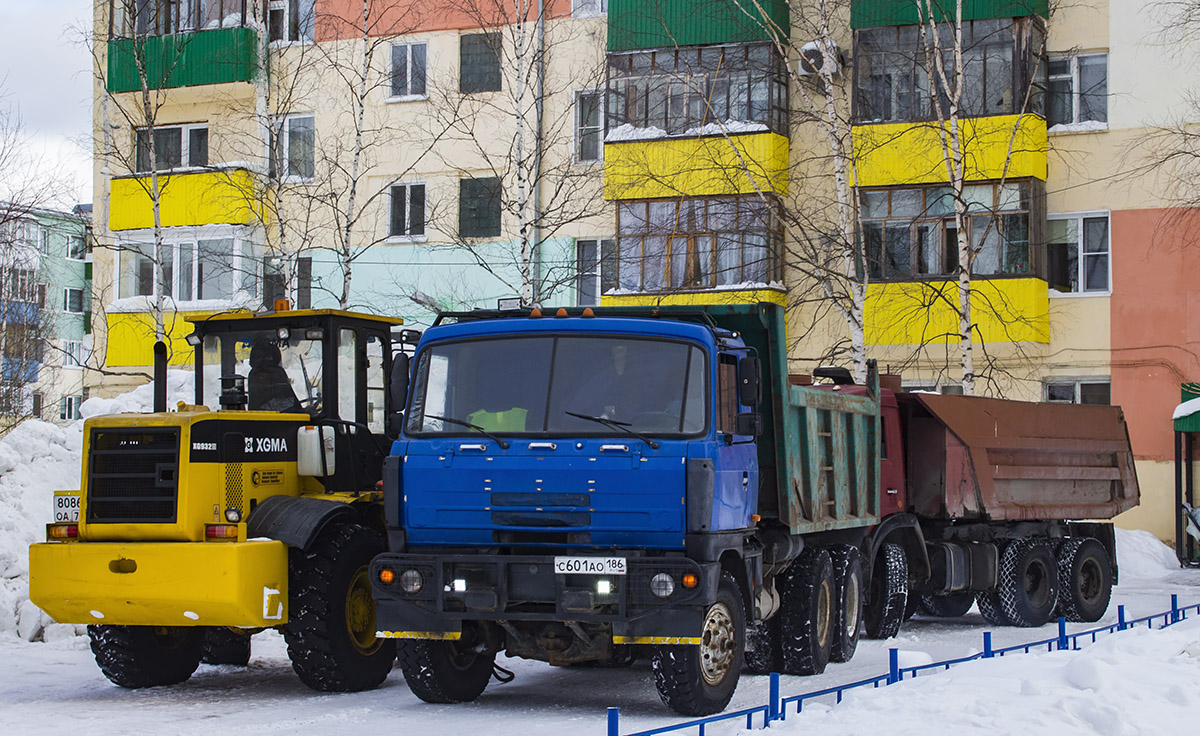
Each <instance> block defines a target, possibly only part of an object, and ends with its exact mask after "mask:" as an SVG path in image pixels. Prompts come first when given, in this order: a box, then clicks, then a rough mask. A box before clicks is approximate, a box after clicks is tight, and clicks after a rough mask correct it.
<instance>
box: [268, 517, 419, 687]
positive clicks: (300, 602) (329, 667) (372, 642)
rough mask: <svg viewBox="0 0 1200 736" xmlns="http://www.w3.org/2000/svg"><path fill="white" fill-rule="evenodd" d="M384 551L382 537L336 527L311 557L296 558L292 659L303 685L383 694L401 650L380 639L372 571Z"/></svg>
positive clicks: (288, 633) (288, 634)
mask: <svg viewBox="0 0 1200 736" xmlns="http://www.w3.org/2000/svg"><path fill="white" fill-rule="evenodd" d="M383 551H384V544H383V540H382V539H380V537H379V534H377V533H376V532H374V531H372V530H370V529H368V528H367V527H365V526H362V525H360V524H337V525H335V526H334V527H333V528H331V529H327V530H325V531H324V532H322V533H321V535H320V536H319V537H317V539H316V541H315V542H313V544H312V547H311V548H310V549H309V550H308V551H307V552H304V551H301V550H298V549H293V550H292V551H291V559H290V566H291V571H290V574H289V578H290V579H289V586H290V588H291V590H290V591H289V599H290V600H289V616H288V617H289V619H290V622H289V623H288V624H287V625H286V626H284V627H283V637H284V640H285V641H287V648H288V657H289V658H290V659H291V660H292V669H293V670H295V672H296V674H297V675H298V676H299V677H300V681H301V682H303V683H304V684H305V685H307V686H309V687H310V688H312V689H313V690H320V691H322V692H357V691H359V690H370V689H371V688H375V687H378V686H379V685H380V684H381V683H382V682H383V681H384V680H385V679H386V678H387V676H388V673H389V672H391V671H392V663H393V661H395V659H396V644H395V642H394V641H392V640H390V639H389V640H385V639H377V638H375V600H374V599H373V598H372V597H371V580H370V576H369V575H368V572H367V568H368V566H369V565H370V563H371V558H373V557H374V556H375V555H377V554H379V553H381V552H383Z"/></svg>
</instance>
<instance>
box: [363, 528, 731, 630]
mask: <svg viewBox="0 0 1200 736" xmlns="http://www.w3.org/2000/svg"><path fill="white" fill-rule="evenodd" d="M609 554H611V555H616V556H622V552H621V551H619V550H615V551H612V552H611V553H609ZM383 570H389V571H390V572H391V575H392V578H391V579H392V582H391V583H386V584H385V583H383V582H381V580H380V572H381V571H383ZM410 571H416V573H417V574H419V575H420V578H421V586H420V589H419V590H416V591H413V592H411V593H409V592H405V590H404V589H403V587H402V586H403V580H404V576H405V574H406V573H410ZM660 573H666V574H668V575H670V576H671V578H672V580H673V581H674V591H673V592H672V593H671V594H670V595H668V596H665V597H660V596H657V595H655V594H654V593H653V592H652V591H651V589H650V581H651V579H652V578H654V576H655V575H658V574H660ZM688 573H690V574H692V575H695V576H696V580H697V585H696V586H695V587H693V588H690V589H689V588H685V587H683V584H682V580H683V576H684V575H685V574H688ZM720 575H721V571H720V566H719V564H717V563H708V564H703V563H697V562H694V561H692V560H689V559H687V558H684V557H634V556H629V557H627V574H625V575H601V574H570V575H560V574H556V573H555V572H554V557H553V556H549V555H545V556H543V555H513V556H507V555H500V556H497V555H482V554H480V555H472V554H444V555H440V554H409V553H386V554H382V555H379V556H378V557H376V558H375V560H374V561H373V562H372V563H371V580H372V582H373V585H374V593H375V609H376V610H375V615H376V622H377V628H378V629H379V630H378V631H376V632H375V635H376V636H379V637H382V638H394V639H456V638H458V635H459V634H460V633H461V632H462V622H463V621H505V622H576V623H599V624H610V625H611V626H612V634H613V643H615V644H698V643H699V642H700V639H699V637H700V629H701V624H702V622H703V617H704V611H705V609H706V607H707V605H708V603H710V602H711V600H712V599H714V598H715V596H716V590H717V585H718V582H719V580H720ZM410 577H411V575H410Z"/></svg>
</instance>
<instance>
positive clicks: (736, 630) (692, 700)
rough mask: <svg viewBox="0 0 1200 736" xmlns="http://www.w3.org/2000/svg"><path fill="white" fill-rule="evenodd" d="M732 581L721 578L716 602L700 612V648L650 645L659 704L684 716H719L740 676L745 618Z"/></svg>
mask: <svg viewBox="0 0 1200 736" xmlns="http://www.w3.org/2000/svg"><path fill="white" fill-rule="evenodd" d="M742 606H743V604H742V595H741V592H740V591H739V590H738V584H737V581H736V580H734V578H733V576H732V575H730V574H729V573H727V572H726V573H722V574H721V583H720V586H719V587H718V588H717V599H716V600H715V601H714V602H713V603H712V605H710V606H709V607H708V609H707V610H706V611H705V612H704V623H703V625H702V628H701V637H700V644H699V645H698V646H697V645H667V644H663V645H659V646H656V647H654V655H653V656H652V657H651V660H650V662H651V665H652V667H653V669H654V685H655V686H656V687H657V688H658V696H659V697H660V698H662V701H663V703H665V704H666V705H667V707H668V708H670V709H671V710H673V711H675V712H676V713H678V714H680V715H684V716H707V715H711V714H713V713H720V712H721V711H722V710H724V709H725V706H727V705H729V700H730V699H731V698H732V697H733V691H734V690H735V689H737V684H738V680H739V679H740V678H741V670H742V659H743V656H744V655H745V651H746V615H745V611H744V610H743V607H742Z"/></svg>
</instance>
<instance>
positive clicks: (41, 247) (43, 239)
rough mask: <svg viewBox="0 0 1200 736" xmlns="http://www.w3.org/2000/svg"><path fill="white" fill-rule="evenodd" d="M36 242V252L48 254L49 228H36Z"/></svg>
mask: <svg viewBox="0 0 1200 736" xmlns="http://www.w3.org/2000/svg"><path fill="white" fill-rule="evenodd" d="M37 244H38V246H37V247H38V253H41V254H42V255H50V228H48V227H41V228H38V238H37Z"/></svg>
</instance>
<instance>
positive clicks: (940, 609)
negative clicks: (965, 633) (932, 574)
mask: <svg viewBox="0 0 1200 736" xmlns="http://www.w3.org/2000/svg"><path fill="white" fill-rule="evenodd" d="M918 598H919V599H920V603H921V612H922V613H924V614H926V615H928V616H935V617H937V618H958V617H959V616H963V615H966V613H967V611H970V610H971V606H972V604H974V603H975V594H974V593H972V592H971V591H969V590H964V591H961V592H958V593H946V594H944V595H943V594H937V593H922V594H921V595H919V596H918Z"/></svg>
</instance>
